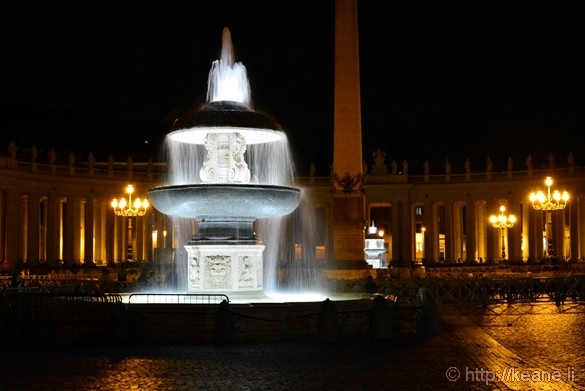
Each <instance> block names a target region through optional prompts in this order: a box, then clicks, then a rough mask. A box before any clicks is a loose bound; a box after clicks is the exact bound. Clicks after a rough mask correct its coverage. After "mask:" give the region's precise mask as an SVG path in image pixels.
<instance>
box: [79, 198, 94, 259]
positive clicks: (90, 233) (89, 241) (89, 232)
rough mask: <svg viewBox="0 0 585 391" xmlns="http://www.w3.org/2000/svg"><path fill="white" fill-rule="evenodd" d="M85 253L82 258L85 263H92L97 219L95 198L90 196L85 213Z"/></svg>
mask: <svg viewBox="0 0 585 391" xmlns="http://www.w3.org/2000/svg"><path fill="white" fill-rule="evenodd" d="M84 216H85V217H84V223H83V226H84V228H85V230H84V239H83V240H84V243H85V246H84V254H82V256H81V257H82V258H83V260H84V262H85V263H87V264H91V263H92V262H93V261H94V240H93V239H94V221H95V200H94V199H93V198H92V197H88V198H87V199H86V202H85V214H84Z"/></svg>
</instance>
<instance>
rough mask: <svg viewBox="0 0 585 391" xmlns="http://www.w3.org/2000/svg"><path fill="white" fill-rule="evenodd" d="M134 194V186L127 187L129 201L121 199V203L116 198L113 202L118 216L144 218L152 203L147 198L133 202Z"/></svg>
mask: <svg viewBox="0 0 585 391" xmlns="http://www.w3.org/2000/svg"><path fill="white" fill-rule="evenodd" d="M132 193H134V186H133V185H128V186H126V194H128V201H126V197H122V198H120V201H118V199H117V198H116V197H114V199H113V200H112V208H114V213H115V214H116V216H130V217H134V216H144V214H145V213H146V210H147V209H148V207H149V206H150V203H149V202H148V200H147V199H146V198H144V199H141V198H140V197H136V198H135V199H134V202H132Z"/></svg>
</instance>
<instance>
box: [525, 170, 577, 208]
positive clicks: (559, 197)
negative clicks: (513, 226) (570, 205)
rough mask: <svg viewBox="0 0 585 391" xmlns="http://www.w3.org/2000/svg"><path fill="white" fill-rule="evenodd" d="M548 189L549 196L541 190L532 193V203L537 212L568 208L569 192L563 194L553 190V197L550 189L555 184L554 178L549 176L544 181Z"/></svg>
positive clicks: (564, 191)
mask: <svg viewBox="0 0 585 391" xmlns="http://www.w3.org/2000/svg"><path fill="white" fill-rule="evenodd" d="M544 183H545V185H546V187H547V194H546V195H545V194H544V193H543V192H542V191H541V190H539V191H537V192H536V193H535V192H531V193H530V197H529V198H530V202H532V206H533V207H534V209H536V210H546V211H551V210H559V209H565V206H567V201H569V192H568V191H566V190H563V192H562V193H561V192H560V191H558V190H556V189H555V190H553V192H552V195H551V193H550V187H551V186H552V184H553V180H552V177H550V176H547V177H546V179H545V181H544Z"/></svg>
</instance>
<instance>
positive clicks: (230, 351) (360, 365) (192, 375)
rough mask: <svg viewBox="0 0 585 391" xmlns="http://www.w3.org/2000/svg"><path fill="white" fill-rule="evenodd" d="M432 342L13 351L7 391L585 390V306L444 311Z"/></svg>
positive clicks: (5, 357) (2, 369)
mask: <svg viewBox="0 0 585 391" xmlns="http://www.w3.org/2000/svg"><path fill="white" fill-rule="evenodd" d="M439 312H440V317H439V333H438V334H437V335H435V336H433V337H428V338H424V339H414V338H409V339H404V340H396V339H392V340H383V341H373V340H369V339H368V340H351V341H341V342H337V343H331V344H325V343H319V342H317V341H303V342H277V343H270V344H235V345H227V346H219V345H166V346H85V347H59V348H56V347H47V346H44V347H43V346H6V347H3V349H2V355H1V357H0V375H1V376H2V380H1V388H2V389H3V390H31V389H43V390H384V389H388V390H437V389H445V390H494V389H496V390H497V389H501V390H508V389H512V390H585V354H584V352H585V341H584V338H583V335H585V333H584V332H585V305H583V304H578V305H577V304H575V305H563V306H561V307H560V308H557V307H556V306H555V305H554V304H553V303H538V304H514V305H510V306H508V305H496V306H489V307H488V308H482V307H455V306H441V307H439Z"/></svg>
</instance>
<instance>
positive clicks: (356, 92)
mask: <svg viewBox="0 0 585 391" xmlns="http://www.w3.org/2000/svg"><path fill="white" fill-rule="evenodd" d="M333 141H334V146H333V160H334V161H333V172H332V178H331V180H332V197H333V200H332V201H333V202H332V204H333V227H334V229H333V253H334V254H333V257H334V262H335V263H336V264H337V266H340V267H341V265H343V267H366V266H367V263H366V261H365V256H364V245H365V236H364V235H365V232H364V230H365V224H366V215H365V194H364V188H363V163H362V161H363V159H362V129H361V106H360V69H359V41H358V16H357V0H336V1H335V88H334V140H333Z"/></svg>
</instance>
